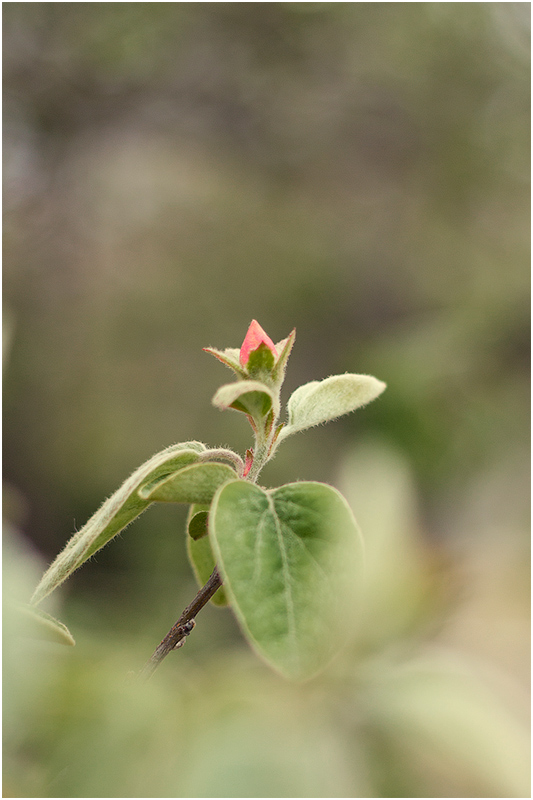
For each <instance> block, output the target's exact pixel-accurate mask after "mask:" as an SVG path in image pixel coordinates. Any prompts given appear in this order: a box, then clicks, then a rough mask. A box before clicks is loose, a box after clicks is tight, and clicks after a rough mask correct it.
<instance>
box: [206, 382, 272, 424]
mask: <svg viewBox="0 0 533 800" xmlns="http://www.w3.org/2000/svg"><path fill="white" fill-rule="evenodd" d="M212 402H213V405H215V406H218V407H219V408H222V409H226V408H234V409H235V410H236V411H242V412H243V413H244V414H248V415H249V416H251V417H253V418H254V419H261V418H263V417H264V416H265V415H266V414H268V412H269V411H270V409H271V408H272V406H273V405H274V403H275V397H274V393H273V392H272V390H271V389H269V387H268V386H266V385H265V384H264V383H260V382H259V381H237V382H236V383H227V384H225V386H221V387H220V389H219V390H218V392H217V393H216V394H215V396H214V397H213V401H212Z"/></svg>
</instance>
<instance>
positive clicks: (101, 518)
mask: <svg viewBox="0 0 533 800" xmlns="http://www.w3.org/2000/svg"><path fill="white" fill-rule="evenodd" d="M205 450H206V448H205V446H204V445H203V444H201V443H200V442H182V443H181V444H175V445H171V446H170V447H167V448H166V449H165V450H162V451H161V452H160V453H157V454H156V455H155V456H152V458H151V459H149V461H147V462H146V463H145V464H143V465H142V466H140V467H139V468H138V469H136V470H135V472H134V473H133V474H132V475H130V477H129V478H128V479H127V480H126V481H125V482H124V483H123V484H122V486H121V487H120V489H118V490H117V491H116V492H115V493H114V494H113V495H111V497H110V498H108V499H107V500H106V501H105V502H104V503H103V505H102V506H100V508H99V509H98V511H97V512H96V513H95V514H93V516H92V517H91V518H90V519H89V521H88V522H87V523H86V524H85V525H84V526H83V528H82V529H81V530H79V531H78V532H77V533H75V534H74V536H72V538H71V539H70V540H69V541H68V543H67V545H66V547H65V548H64V549H63V550H62V551H61V553H59V555H58V556H57V558H56V559H55V561H54V562H53V563H52V564H51V566H50V567H49V568H48V569H47V571H46V572H45V573H44V575H43V577H42V578H41V581H40V583H39V585H38V586H37V588H36V590H35V592H34V593H33V597H32V599H31V602H32V603H39V602H40V601H41V600H42V599H43V598H44V597H46V595H48V594H50V592H52V591H53V590H54V589H56V588H57V587H58V586H59V585H60V584H61V583H63V581H64V580H65V579H66V578H68V577H69V575H71V574H72V573H73V572H74V570H76V569H78V567H80V566H81V565H82V564H83V563H84V562H85V561H87V559H88V558H90V557H91V556H92V555H93V554H94V553H96V551H97V550H99V549H100V548H101V547H103V546H104V545H105V544H107V542H108V541H109V540H110V539H112V538H113V537H114V536H116V535H117V533H120V531H121V530H123V529H124V528H125V527H126V526H127V525H129V523H130V522H132V521H133V520H134V519H135V518H136V517H138V516H139V514H141V513H142V512H143V511H144V510H145V509H146V508H148V506H149V505H150V503H151V502H152V501H151V500H145V499H143V498H141V497H139V494H138V489H139V487H141V486H143V485H144V484H146V483H149V482H151V481H157V480H159V479H161V478H164V477H167V476H168V475H172V474H173V473H174V472H175V471H176V469H178V468H179V467H186V466H188V465H189V464H192V463H194V462H195V461H197V460H198V458H199V457H200V454H201V453H203V452H205Z"/></svg>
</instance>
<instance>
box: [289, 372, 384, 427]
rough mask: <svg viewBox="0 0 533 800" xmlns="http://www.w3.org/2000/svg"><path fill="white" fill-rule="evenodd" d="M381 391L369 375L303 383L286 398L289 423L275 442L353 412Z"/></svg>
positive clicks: (343, 376)
mask: <svg viewBox="0 0 533 800" xmlns="http://www.w3.org/2000/svg"><path fill="white" fill-rule="evenodd" d="M385 388H386V384H385V383H383V381H379V380H378V379H377V378H374V377H372V376H371V375H353V374H346V375H333V376H332V377H331V378H326V379H325V380H323V381H311V382H310V383H305V384H304V385H303V386H300V387H299V388H298V389H296V391H295V392H294V393H293V394H292V395H291V397H290V398H289V402H288V404H287V410H288V415H289V421H288V423H287V425H286V426H285V427H284V428H283V429H282V431H281V432H280V434H279V437H278V441H281V440H282V439H285V438H286V437H287V436H291V434H293V433H296V432H297V431H303V430H305V429H306V428H312V427H314V426H315V425H320V424H321V423H322V422H329V421H330V420H332V419H336V418H337V417H340V416H342V415H343V414H348V413H349V412H350V411H355V409H356V408H360V406H364V405H366V404H367V403H370V401H371V400H375V398H376V397H378V396H379V395H380V394H381V392H383V390H384V389H385Z"/></svg>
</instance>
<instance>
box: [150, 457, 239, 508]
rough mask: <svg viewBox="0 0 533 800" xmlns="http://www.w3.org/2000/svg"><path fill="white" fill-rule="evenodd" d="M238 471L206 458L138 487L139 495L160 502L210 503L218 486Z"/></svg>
mask: <svg viewBox="0 0 533 800" xmlns="http://www.w3.org/2000/svg"><path fill="white" fill-rule="evenodd" d="M236 475H237V473H236V472H235V470H234V469H232V468H231V467H230V466H229V465H228V464H218V463H216V462H214V461H207V462H203V463H201V464H192V465H191V466H188V467H185V468H184V469H180V470H177V471H176V472H174V473H173V474H172V475H170V476H168V477H166V478H164V479H163V480H161V481H158V482H157V483H154V482H153V481H151V482H150V484H149V485H148V486H142V487H141V488H140V489H139V497H141V498H142V499H143V500H148V501H149V502H152V503H153V502H154V501H157V502H159V503H209V502H211V500H212V499H213V495H214V494H215V492H216V490H217V489H218V487H219V486H222V484H223V483H227V481H231V480H233V479H234V478H235V476H236Z"/></svg>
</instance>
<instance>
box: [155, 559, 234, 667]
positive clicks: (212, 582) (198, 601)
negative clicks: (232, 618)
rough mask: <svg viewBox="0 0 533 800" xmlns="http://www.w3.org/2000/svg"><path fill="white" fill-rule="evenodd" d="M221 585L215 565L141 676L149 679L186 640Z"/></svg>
mask: <svg viewBox="0 0 533 800" xmlns="http://www.w3.org/2000/svg"><path fill="white" fill-rule="evenodd" d="M221 586H222V579H221V577H220V575H219V574H218V570H217V568H216V567H215V569H214V570H213V572H212V573H211V576H210V578H209V580H208V581H207V583H206V584H205V586H202V588H201V589H200V591H199V592H198V594H197V595H196V597H195V598H194V600H193V601H192V603H190V604H189V605H188V606H187V608H186V609H185V610H184V611H183V613H182V615H181V616H180V618H179V619H178V621H177V622H176V623H175V624H174V625H173V626H172V628H171V629H170V630H169V632H168V633H167V635H166V636H165V638H164V639H163V641H162V642H161V644H159V645H158V646H157V647H156V649H155V650H154V652H153V653H152V655H151V657H150V658H149V660H148V661H147V662H146V664H145V665H144V667H143V668H142V670H141V672H140V674H139V677H141V678H144V679H145V680H147V679H148V678H149V677H150V676H151V675H152V674H153V672H154V671H155V670H156V669H157V667H158V666H159V665H160V663H161V662H162V661H163V659H164V658H166V657H167V656H168V654H169V653H170V651H171V650H175V649H176V648H177V647H179V646H180V645H181V644H182V643H183V642H184V639H185V637H186V636H188V635H189V633H190V632H191V631H192V629H193V627H194V618H195V617H196V615H197V614H198V612H199V611H201V610H202V608H203V607H204V606H205V605H206V603H208V602H209V600H210V599H211V598H212V597H213V595H214V594H215V592H216V591H217V589H219V588H220V587H221ZM191 623H192V624H191Z"/></svg>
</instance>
